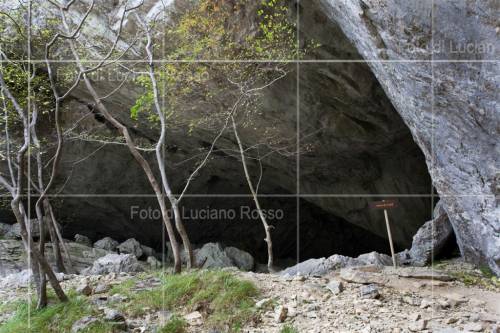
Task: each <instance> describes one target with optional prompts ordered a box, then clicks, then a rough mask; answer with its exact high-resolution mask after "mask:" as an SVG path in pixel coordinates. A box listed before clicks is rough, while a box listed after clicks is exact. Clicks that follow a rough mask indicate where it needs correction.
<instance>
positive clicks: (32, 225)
mask: <svg viewBox="0 0 500 333" xmlns="http://www.w3.org/2000/svg"><path fill="white" fill-rule="evenodd" d="M27 227H28V229H29V230H30V232H31V237H33V238H38V237H40V229H39V228H40V226H39V223H38V219H31V220H29V222H28V225H27ZM47 235H48V233H47ZM4 236H5V238H7V239H21V226H20V225H19V223H15V224H13V225H12V226H11V227H10V228H9V230H8V231H7V233H6V234H5V235H4Z"/></svg>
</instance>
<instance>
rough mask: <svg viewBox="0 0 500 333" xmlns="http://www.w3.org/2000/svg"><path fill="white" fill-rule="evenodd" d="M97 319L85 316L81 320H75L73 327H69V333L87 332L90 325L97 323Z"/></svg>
mask: <svg viewBox="0 0 500 333" xmlns="http://www.w3.org/2000/svg"><path fill="white" fill-rule="evenodd" d="M97 321H98V319H97V318H96V317H92V316H86V317H83V318H82V319H79V320H77V321H76V322H75V323H74V324H73V326H72V327H71V333H77V332H81V331H83V330H87V329H88V328H89V326H90V325H92V324H93V323H95V322H97Z"/></svg>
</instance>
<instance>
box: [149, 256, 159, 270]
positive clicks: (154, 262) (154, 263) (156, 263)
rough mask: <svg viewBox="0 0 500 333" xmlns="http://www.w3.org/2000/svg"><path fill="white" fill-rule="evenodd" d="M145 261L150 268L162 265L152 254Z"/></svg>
mask: <svg viewBox="0 0 500 333" xmlns="http://www.w3.org/2000/svg"><path fill="white" fill-rule="evenodd" d="M146 262H147V263H148V264H149V267H151V268H152V269H158V268H160V267H161V266H162V264H161V262H160V261H159V260H158V259H156V258H155V257H153V256H149V257H148V259H147V260H146Z"/></svg>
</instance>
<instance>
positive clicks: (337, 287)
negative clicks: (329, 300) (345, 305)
mask: <svg viewBox="0 0 500 333" xmlns="http://www.w3.org/2000/svg"><path fill="white" fill-rule="evenodd" d="M326 289H328V290H330V291H331V292H332V293H333V294H334V295H338V294H340V293H341V292H343V291H344V284H343V283H342V282H341V281H337V280H331V281H330V282H329V283H328V284H327V285H326Z"/></svg>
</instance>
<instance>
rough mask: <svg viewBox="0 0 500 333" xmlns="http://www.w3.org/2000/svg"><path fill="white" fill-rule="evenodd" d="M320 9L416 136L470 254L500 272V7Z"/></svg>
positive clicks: (338, 4) (346, 3)
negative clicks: (499, 19) (353, 47)
mask: <svg viewBox="0 0 500 333" xmlns="http://www.w3.org/2000/svg"><path fill="white" fill-rule="evenodd" d="M433 3H434V7H432V4H433ZM315 4H316V5H318V6H320V7H321V8H323V10H324V11H325V12H326V13H327V14H328V16H329V17H330V19H331V20H333V21H335V22H336V23H337V24H338V26H339V27H340V28H341V29H342V31H343V32H344V33H345V35H346V36H347V37H348V38H349V40H351V41H352V43H353V44H354V45H356V47H357V49H358V51H359V53H360V54H361V55H362V57H363V59H366V60H370V62H369V63H368V65H369V66H370V68H371V69H372V71H373V73H374V74H375V76H376V77H377V79H378V81H379V82H380V83H381V85H382V86H383V88H384V90H385V92H386V93H387V95H388V96H389V98H390V99H391V101H392V103H393V104H394V106H395V107H396V109H397V110H398V112H399V113H400V115H401V116H402V118H403V119H404V121H405V123H406V124H407V126H408V127H409V128H410V130H411V132H412V135H413V138H414V140H415V142H417V144H418V145H419V147H420V149H421V150H422V151H423V153H424V155H425V158H426V163H427V166H428V168H429V171H430V174H431V177H432V181H433V184H434V186H435V188H436V190H437V191H438V193H439V195H440V197H441V198H442V200H443V203H444V206H445V209H446V211H447V213H448V215H449V217H450V220H451V223H452V225H453V228H454V230H455V233H456V235H457V242H458V244H459V247H460V249H461V252H462V254H463V255H464V256H465V258H466V259H469V260H471V261H474V262H476V263H484V264H488V265H489V266H490V268H491V269H492V270H493V271H494V272H495V273H496V274H500V268H499V264H500V234H499V231H500V222H499V218H498V217H499V216H500V209H499V207H498V194H499V193H498V175H499V165H500V161H499V156H500V155H499V147H498V142H499V137H500V136H499V124H500V116H499V113H498V110H499V105H498V85H499V76H498V73H499V63H498V61H493V60H498V55H499V54H498V52H499V44H500V42H499V39H498V22H497V21H496V20H495V19H494V18H495V17H496V14H497V13H498V4H496V3H495V2H494V1H456V2H450V1H427V0H426V1H399V0H387V1H378V0H362V1H351V0H339V1H337V0H335V1H333V0H319V1H315ZM306 7H307V6H305V7H304V10H306V9H305V8H306ZM467 45H472V47H470V46H467ZM372 60H374V61H372ZM430 60H438V62H431V61H430ZM449 60H452V61H455V62H450V61H449ZM457 60H460V61H457ZM391 61H392V62H391Z"/></svg>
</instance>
